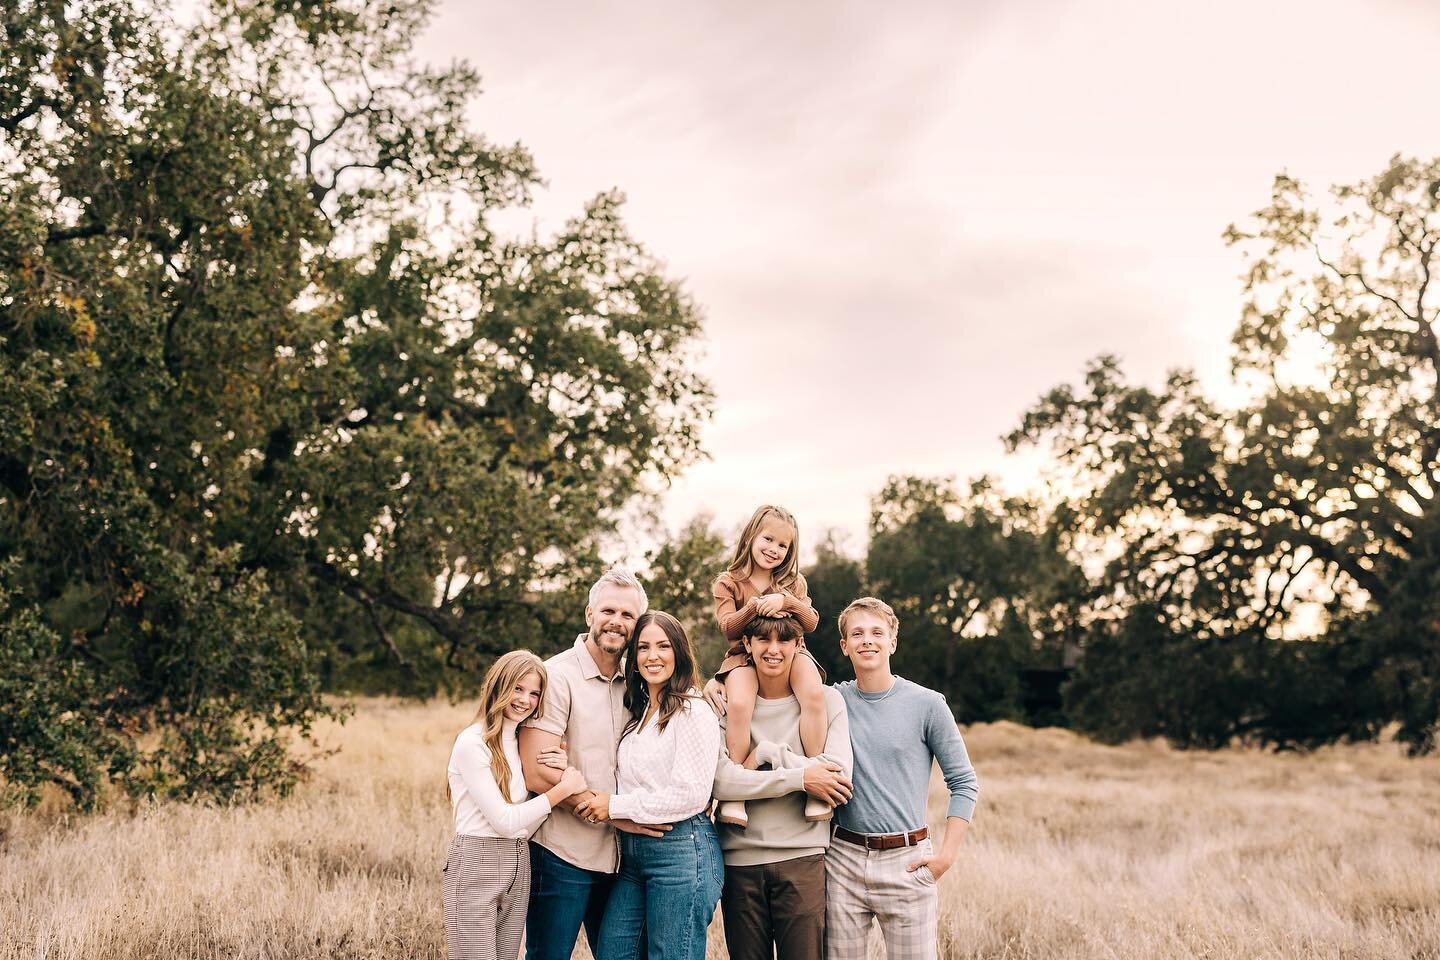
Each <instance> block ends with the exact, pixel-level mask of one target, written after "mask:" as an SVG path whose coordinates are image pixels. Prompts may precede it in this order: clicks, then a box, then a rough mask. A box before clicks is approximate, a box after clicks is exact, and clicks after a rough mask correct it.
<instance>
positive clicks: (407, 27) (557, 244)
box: [0, 0, 1440, 807]
mask: <svg viewBox="0 0 1440 960" xmlns="http://www.w3.org/2000/svg"><path fill="white" fill-rule="evenodd" d="M424 9H425V8H424V5H423V4H420V3H413V2H399V3H394V4H386V5H384V6H383V7H375V6H374V5H371V4H364V3H358V2H356V3H313V2H285V3H278V2H277V3H270V2H245V3H240V2H236V3H233V4H226V3H220V4H216V5H215V7H214V10H213V11H212V12H211V13H208V14H206V17H205V19H204V20H203V21H202V22H201V23H200V24H199V25H198V26H195V27H193V28H183V29H182V28H180V27H178V26H176V25H175V24H174V22H173V20H172V18H171V17H170V16H169V13H168V10H167V8H166V7H165V6H164V5H160V4H154V3H150V2H143V0H80V2H76V3H63V4H62V3H51V2H38V0H22V2H20V3H19V4H18V5H13V9H11V10H10V11H8V12H7V13H6V15H5V18H6V19H5V30H6V47H5V51H4V54H3V56H0V197H3V200H0V792H3V796H4V799H8V800H18V801H22V802H23V801H28V800H33V799H34V798H35V797H37V796H38V793H39V790H40V788H41V787H42V786H44V785H46V784H50V785H54V786H58V787H59V788H61V789H63V790H65V791H67V792H68V793H69V794H70V795H71V797H72V798H73V800H74V801H75V803H77V804H78V805H80V806H82V807H88V806H92V805H94V804H96V803H97V802H99V801H100V800H101V799H102V798H103V796H104V792H105V790H106V789H107V786H106V785H107V784H109V785H112V786H113V787H114V788H117V789H118V788H123V789H125V790H128V791H129V792H131V793H133V794H137V795H142V796H158V797H168V796H174V797H219V798H232V799H242V798H246V797H252V796H259V795H263V794H266V793H268V792H271V791H275V790H278V791H284V790H286V789H288V788H289V786H290V785H291V784H292V783H293V782H294V780H295V777H296V776H297V774H298V773H299V770H300V767H299V765H298V762H297V761H296V759H295V754H294V753H293V752H292V750H291V748H290V746H289V744H291V743H292V738H291V737H290V734H291V733H292V732H296V731H298V732H300V733H302V734H303V733H306V732H308V731H309V729H310V727H311V725H312V724H313V723H314V722H315V721H316V720H317V719H318V718H321V717H324V716H327V715H330V714H332V713H333V712H334V708H333V707H332V706H331V705H330V704H331V703H333V701H330V700H327V699H326V698H325V697H324V693H325V692H326V691H345V690H378V689H383V690H390V691H395V692H400V693H405V694H414V695H428V694H432V693H434V692H436V691H445V690H453V689H463V688H465V687H467V686H468V684H470V683H472V682H473V678H474V676H475V674H476V671H477V670H478V669H480V668H481V667H483V666H484V665H485V664H486V663H487V662H488V661H489V659H490V658H492V657H493V656H494V655H495V654H496V653H497V652H499V651H502V650H505V649H508V648H510V647H513V646H516V645H524V646H529V647H532V648H534V649H539V650H549V649H554V648H555V646H556V645H557V644H558V643H563V642H565V641H566V640H567V639H568V637H569V636H571V635H573V633H572V632H573V631H574V630H576V629H578V622H577V615H578V611H580V610H582V609H583V607H584V590H585V588H586V587H587V586H588V584H589V583H590V582H591V581H592V580H593V578H594V577H595V575H596V574H597V572H598V571H599V570H600V569H601V567H602V564H601V560H600V556H599V555H600V553H601V545H602V544H603V543H605V542H606V541H607V538H609V537H611V536H612V535H613V532H614V530H615V525H616V519H617V517H619V516H620V515H621V514H622V512H623V511H624V510H625V509H627V508H628V507H631V506H633V505H634V504H635V503H636V500H637V498H638V497H641V496H643V495H644V491H645V490H647V489H649V488H651V487H653V484H654V482H655V480H656V479H657V478H665V477H672V476H675V475H677V474H678V473H679V472H681V471H682V470H684V468H685V467H687V466H688V465H689V464H691V463H692V462H694V461H695V459H696V458H697V457H698V456H699V455H700V453H701V451H700V447H699V434H700V429H701V427H702V426H703V424H704V422H705V421H706V420H707V419H708V417H709V415H710V411H711V408H712V405H713V398H712V395H711V389H710V386H709V384H708V383H706V382H705V380H704V379H703V378H701V377H700V376H699V375H698V374H696V373H695V372H694V371H695V366H694V364H693V363H692V359H693V352H694V349H695V346H696V342H697V338H698V335H699V333H700V330H701V317H700V312H699V310H698V308H697V307H696V306H695V305H694V304H693V303H692V302H691V301H690V299H689V298H688V297H687V295H686V294H685V292H684V291H683V289H682V288H681V287H680V286H679V285H678V284H677V283H676V282H675V281H674V280H673V279H671V278H669V277H667V276H666V275H665V274H664V272H663V270H662V269H661V268H660V266H659V264H658V262H657V261H655V260H654V259H653V258H652V257H651V256H650V255H649V254H648V253H647V252H646V251H645V249H644V248H643V247H642V246H641V245H640V244H639V243H638V242H636V241H635V240H634V239H633V238H632V237H631V236H630V235H629V234H628V233H627V231H626V229H625V227H624V225H623V223H622V222H621V220H620V218H619V216H618V206H619V202H620V198H619V197H618V196H615V195H610V194H605V195H601V196H599V197H597V198H596V199H595V200H593V201H592V202H591V203H590V204H588V205H587V206H586V208H585V209H584V211H583V212H582V213H581V214H580V215H579V216H577V217H576V218H575V220H574V221H572V222H571V223H570V224H569V225H567V226H566V227H565V228H564V229H563V230H561V231H560V232H559V233H558V234H557V235H555V236H553V237H548V238H530V239H522V240H507V239H503V238H500V237H497V236H496V235H495V234H494V233H492V232H491V231H490V230H489V228H488V226H487V216H488V215H489V214H490V213H491V212H492V211H494V210H496V209H498V208H502V207H506V206H511V205H514V204H516V203H523V202H524V201H525V200H526V199H527V198H528V196H529V193H530V191H531V190H532V189H533V188H534V187H535V186H536V185H537V184H538V183H539V180H538V177H537V174H536V172H535V169H534V165H533V162H532V160H531V157H530V155H529V154H528V153H527V152H526V151H525V150H524V148H523V147H520V146H518V145H514V146H500V145H496V144H493V143H490V142H489V141H487V140H485V139H484V138H483V137H480V136H479V135H477V134H475V133H473V132H471V131H469V129H468V128H467V126H466V122H465V115H466V111H467V108H468V106H469V104H470V102H471V100H472V99H473V97H474V96H475V94H476V92H477V90H478V79H477V77H476V75H475V74H474V73H473V72H472V71H471V70H470V69H469V68H468V67H465V66H463V65H462V66H456V67H451V68H447V69H441V70H435V69H430V68H426V67H421V66H416V65H415V64H413V63H412V62H411V61H410V60H409V54H408V49H409V43H410V38H411V37H413V36H415V35H416V34H417V33H418V31H419V29H420V27H421V25H422V23H423V19H424V16H425V13H424ZM1437 196H1440V164H1437V163H1435V162H1429V163H1422V162H1416V161H1407V160H1403V159H1399V158H1397V159H1395V160H1394V161H1392V162H1391V164H1390V165H1389V167H1387V169H1386V170H1384V171H1383V172H1382V173H1381V174H1380V175H1379V176H1378V177H1376V178H1375V179H1374V180H1372V181H1368V182H1365V183H1362V184H1359V185H1356V186H1353V187H1345V188H1341V189H1339V190H1337V191H1336V192H1335V195H1334V197H1333V199H1331V200H1330V201H1328V202H1327V203H1326V204H1324V205H1321V206H1316V205H1315V204H1314V203H1313V202H1312V201H1311V200H1310V199H1309V198H1308V197H1306V196H1305V195H1304V194H1303V192H1302V191H1301V189H1300V187H1299V185H1298V184H1295V183H1293V182H1291V181H1290V180H1288V179H1285V178H1283V177H1282V178H1280V179H1278V180H1277V181H1276V188H1275V195H1274V200H1273V203H1272V204H1271V205H1270V206H1268V207H1267V208H1266V209H1264V210H1262V211H1260V212H1258V213H1257V214H1255V215H1254V216H1253V217H1252V218H1251V220H1250V221H1249V222H1248V225H1246V226H1245V227H1243V228H1242V229H1234V230H1232V231H1231V239H1232V240H1233V241H1234V242H1236V243H1237V244H1240V245H1242V246H1243V247H1244V248H1245V250H1246V256H1247V258H1248V262H1249V263H1250V265H1251V271H1250V274H1249V277H1250V282H1249V285H1248V287H1247V293H1246V297H1245V301H1244V303H1243V305H1242V307H1241V309H1240V310H1239V313H1240V316H1241V320H1240V323H1239V326H1238V328H1237V330H1236V334H1235V364H1236V369H1237V371H1238V374H1239V376H1240V377H1241V378H1242V382H1243V383H1244V384H1246V385H1247V386H1248V387H1250V388H1251V394H1252V395H1251V398H1250V399H1249V400H1248V401H1247V402H1246V403H1245V404H1244V405H1242V406H1241V407H1240V408H1239V409H1231V408H1227V407H1222V406H1220V405H1218V404H1217V403H1215V402H1214V401H1212V400H1211V399H1208V398H1207V397H1206V396H1205V395H1204V394H1203V392H1202V391H1201V389H1200V387H1199V385H1198V384H1197V383H1196V382H1195V380H1194V378H1193V377H1192V376H1190V375H1189V374H1187V373H1184V372H1177V373H1175V374H1173V375H1172V376H1171V377H1170V378H1169V379H1168V380H1167V381H1166V382H1165V383H1164V384H1163V385H1161V386H1159V387H1158V388H1147V387H1144V386H1137V385H1134V384H1130V383H1128V382H1126V381H1125V379H1124V378H1123V377H1122V375H1121V373H1120V369H1119V365H1118V363H1117V362H1116V361H1115V360H1113V359H1111V358H1101V359H1099V360H1097V361H1095V362H1094V363H1093V364H1092V366H1091V367H1090V368H1089V369H1088V370H1087V372H1086V374H1085V377H1084V380H1083V382H1082V383H1081V384H1080V385H1078V386H1074V387H1068V386H1067V387H1061V388H1057V389H1056V390H1054V391H1053V392H1051V393H1050V394H1048V395H1047V396H1045V397H1043V398H1041V400H1040V401H1039V402H1038V403H1037V404H1036V405H1035V407H1034V408H1033V409H1031V410H1030V411H1028V412H1026V413H1024V415H1023V417H1022V418H1021V420H1020V425H1019V427H1018V429H1017V430H1016V432H1015V433H1014V434H1013V435H1012V436H1011V437H1010V438H1009V442H1010V444H1012V445H1013V446H1016V447H1019V446H1038V447H1040V448H1042V449H1044V450H1046V451H1048V452H1049V453H1050V454H1051V458H1052V471H1051V473H1052V475H1053V483H1052V484H1051V486H1049V487H1048V488H1046V489H1045V490H1042V491H1040V492H1037V493H1035V494H1034V495H1032V496H1026V497H1015V496H1007V495H1005V494H1004V493H1002V492H1001V491H999V490H997V489H995V488H994V487H993V486H992V485H991V484H990V483H989V482H987V481H985V480H983V479H981V480H978V481H972V482H968V483H964V484H960V483H956V482H953V481H949V480H938V479H928V478H915V477H897V478H895V479H894V480H892V481H891V482H890V483H889V484H888V485H887V486H886V488H885V489H884V490H882V491H879V492H878V493H877V494H876V496H875V498H874V502H873V504H872V516H871V522H870V531H869V539H868V543H867V546H866V551H865V555H864V556H863V557H859V556H854V557H852V556H848V555H847V554H846V553H845V552H844V550H842V549H841V548H840V547H839V546H837V545H836V544H835V543H833V542H826V543H823V544H822V545H821V547H820V550H819V553H818V559H817V562H816V564H815V565H814V566H813V568H811V569H810V571H809V576H810V581H811V590H812V594H813V596H814V598H815V602H816V605H817V607H818V608H819V609H820V611H821V613H822V614H823V615H824V616H825V617H826V621H825V623H824V624H823V625H822V628H821V630H820V631H819V632H818V633H817V635H816V637H815V638H814V639H813V640H812V646H813V647H814V648H815V650H816V652H817V654H818V655H819V656H820V657H821V659H822V660H823V661H824V662H825V664H826V665H827V667H828V668H829V669H830V671H831V674H832V676H841V675H843V669H844V664H843V663H842V662H841V661H840V660H839V658H838V655H837V652H836V649H835V645H834V634H833V632H832V630H833V628H832V627H831V622H832V620H831V618H833V616H834V614H835V613H836V612H837V611H838V610H839V609H840V607H841V606H843V604H844V603H845V602H846V601H848V600H849V599H850V598H851V597H853V596H854V595H855V594H856V593H858V592H861V591H867V592H874V593H876V594H878V595H880V596H882V597H884V598H885V599H887V600H888V601H889V602H891V603H892V604H893V605H894V606H895V608H896V609H897V611H898V612H899V614H900V616H901V618H902V628H901V632H900V649H899V654H898V656H897V666H898V668H899V669H900V670H901V671H902V672H906V673H910V674H912V675H915V676H917V677H920V676H923V677H924V678H925V679H926V682H927V683H930V684H932V685H934V686H937V687H940V688H941V689H943V690H944V691H945V692H946V694H947V695H948V696H949V697H950V699H951V702H952V704H953V705H954V707H955V709H956V712H957V715H958V717H959V718H960V719H961V720H962V721H973V720H985V719H992V718H997V717H1011V718H1016V719H1021V720H1026V721H1029V722H1036V723H1067V724H1070V725H1073V726H1075V727H1077V728H1079V729H1082V730H1085V731H1088V732H1091V733H1094V734H1097V735H1100V736H1103V737H1107V738H1121V737H1128V736H1132V735H1150V734H1156V735H1163V736H1166V737H1169V738H1171V739H1172V740H1174V741H1175V742H1177V743H1182V744H1187V745H1196V746H1215V745H1219V744H1223V743H1226V742H1228V741H1230V740H1231V739H1233V738H1236V737H1239V738H1244V739H1247V740H1252V741H1255V742H1260V743H1268V744H1275V745H1280V746H1305V745H1310V744H1316V743H1324V742H1328V741H1332V740H1335V739H1338V738H1346V737H1357V738H1364V737H1374V736H1377V735H1379V734H1380V733H1381V732H1382V731H1383V730H1385V729H1386V728H1387V727H1389V726H1391V725H1394V724H1398V726H1397V727H1396V729H1397V731H1398V734H1399V736H1400V737H1401V738H1403V739H1404V740H1405V741H1406V742H1407V743H1408V744H1410V745H1411V746H1412V747H1413V748H1414V749H1416V750H1427V749H1429V748H1430V747H1432V746H1433V738H1434V733H1435V730H1436V721H1437V711H1440V688H1437V683H1440V600H1437V598H1440V561H1437V547H1440V537H1437V534H1440V531H1437V529H1436V515H1437V509H1436V506H1435V494H1436V489H1437V488H1436V479H1437V467H1440V410H1437V398H1440V389H1437V377H1440V349H1437V345H1436V336H1435V330H1434V326H1433V321H1434V316H1435V311H1434V308H1433V307H1432V306H1431V303H1432V302H1433V301H1434V299H1435V295H1434V294H1433V293H1431V292H1430V290H1429V279H1430V270H1431V261H1432V254H1433V251H1434V247H1435V243H1436V240H1437V239H1440V222H1437V216H1436V204H1437ZM723 546H724V545H723V544H722V543H720V538H719V536H718V535H717V534H716V533H715V531H713V530H712V529H710V527H709V526H708V525H707V523H706V522H705V521H704V520H699V521H697V522H696V523H695V524H692V526H691V527H690V528H689V529H687V530H686V531H682V532H681V533H680V534H679V535H677V537H676V538H675V540H674V541H673V542H671V543H667V544H665V545H664V546H663V547H662V548H661V549H660V550H659V551H658V552H657V553H656V555H655V556H654V557H652V558H651V564H650V566H651V568H652V569H651V571H650V577H651V583H652V585H653V588H654V589H653V594H654V597H653V599H654V602H655V603H656V605H657V606H661V605H663V606H665V607H666V608H667V609H671V610H672V611H673V612H677V613H680V614H682V615H683V616H685V618H686V619H687V621H688V622H689V623H691V624H692V625H693V626H694V628H695V630H696V632H697V636H700V637H701V638H702V639H704V642H705V643H706V644H708V646H707V648H706V649H707V650H708V651H709V653H708V654H707V655H710V656H712V657H713V656H714V655H715V653H716V651H715V649H714V647H715V646H716V644H717V643H718V638H717V637H715V636H714V634H713V627H712V626H710V625H709V602H708V596H709V586H710V581H711V579H712V578H713V576H714V573H715V571H716V569H717V568H718V555H719V553H720V552H723ZM707 630H709V631H712V632H711V633H710V634H706V633H705V631H707ZM706 637H708V639H705V638H706ZM1057 671H1061V673H1057ZM1064 671H1073V672H1072V673H1064ZM1065 677H1068V680H1067V681H1066V682H1065V683H1064V685H1063V687H1062V686H1060V685H1059V684H1058V683H1057V681H1058V680H1060V679H1062V678H1065Z"/></svg>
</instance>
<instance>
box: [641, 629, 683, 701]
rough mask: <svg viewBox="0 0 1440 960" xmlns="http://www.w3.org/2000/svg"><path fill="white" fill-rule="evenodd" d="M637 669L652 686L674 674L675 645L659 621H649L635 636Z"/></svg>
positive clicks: (659, 683) (642, 677)
mask: <svg viewBox="0 0 1440 960" xmlns="http://www.w3.org/2000/svg"><path fill="white" fill-rule="evenodd" d="M635 669H636V670H637V671H639V673H640V677H641V679H643V680H644V681H645V682H646V683H647V684H650V685H651V686H659V685H661V684H663V683H664V682H665V681H666V680H669V679H670V678H671V677H672V676H674V674H675V645H674V644H673V643H671V642H670V638H669V637H668V636H666V634H665V631H664V630H662V629H661V628H660V625H659V624H658V623H653V622H652V623H647V624H646V625H645V628H644V629H643V630H641V631H640V635H639V636H638V637H636V638H635Z"/></svg>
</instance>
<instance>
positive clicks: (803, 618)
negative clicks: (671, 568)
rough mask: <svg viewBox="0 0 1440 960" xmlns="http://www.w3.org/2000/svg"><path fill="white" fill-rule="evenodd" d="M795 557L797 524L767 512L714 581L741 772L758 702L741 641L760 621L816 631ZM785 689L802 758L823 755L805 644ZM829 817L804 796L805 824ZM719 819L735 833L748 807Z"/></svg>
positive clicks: (818, 698) (820, 703)
mask: <svg viewBox="0 0 1440 960" xmlns="http://www.w3.org/2000/svg"><path fill="white" fill-rule="evenodd" d="M799 555H800V545H799V528H798V527H797V526H796V524H795V518H794V517H793V516H792V515H791V514H790V511H788V510H785V509H783V508H782V507H775V506H771V505H769V504H766V505H764V506H762V507H760V508H759V509H758V510H756V511H755V513H754V515H753V516H751V517H750V522H749V523H747V524H746V525H745V530H744V532H743V533H741V535H740V542H739V543H738V544H736V545H735V554H734V556H733V557H732V558H731V560H730V566H729V568H728V569H727V570H726V571H725V572H724V573H722V574H720V576H719V577H718V578H716V580H715V587H714V595H715V619H716V620H718V621H719V622H720V630H721V632H722V633H724V634H725V639H726V640H727V641H729V643H730V647H729V649H728V650H727V651H726V654H725V660H724V661H723V662H722V663H721V664H720V670H719V672H717V673H716V674H715V679H716V680H718V681H719V682H721V683H723V684H724V685H725V703H726V721H725V749H726V750H727V751H729V754H730V757H731V759H733V760H734V761H735V762H736V763H742V764H745V765H746V766H752V767H753V766H754V758H753V757H752V756H751V749H750V720H751V717H752V716H753V715H754V713H755V700H756V697H758V696H759V679H758V678H757V676H756V674H755V665H754V663H753V662H752V661H751V659H750V655H749V654H748V653H746V652H745V646H744V644H743V642H742V641H741V639H740V634H741V631H742V630H744V628H745V624H747V623H749V622H750V621H751V620H752V619H754V618H755V617H757V616H762V617H783V616H791V617H794V618H795V620H796V621H797V622H798V623H799V624H800V626H801V628H802V629H803V630H804V631H805V632H806V633H810V632H811V631H813V630H814V629H815V628H816V627H817V626H819V625H820V615H819V614H817V613H816V612H815V608H814V607H812V606H811V605H810V599H809V595H808V593H807V592H806V588H805V578H804V576H802V575H801V573H800V561H799ZM802 654H803V655H802ZM790 686H791V688H792V689H793V690H794V691H795V699H796V700H798V701H799V704H800V743H801V745H802V746H803V747H804V748H805V755H806V756H810V757H813V756H815V755H817V754H819V753H820V752H821V751H823V750H824V749H825V735H826V726H827V722H828V716H827V711H826V708H825V677H824V673H823V672H822V671H821V669H820V665H819V664H818V663H816V662H815V658H814V657H813V656H811V655H810V652H809V651H808V650H806V649H805V646H804V641H803V640H802V641H801V646H800V650H799V652H798V653H797V654H796V656H795V661H794V664H793V665H792V666H791V671H790ZM831 813H832V811H831V808H830V806H829V805H828V804H827V803H825V802H824V801H823V800H819V799H817V798H815V797H809V796H807V798H806V803H805V818H806V819H807V820H812V821H814V820H828V819H830V816H831ZM717 815H718V817H719V819H720V821H721V822H722V823H729V824H733V825H735V826H739V827H744V826H745V825H746V823H747V817H746V815H745V805H744V804H743V803H742V802H740V801H738V800H730V801H726V802H724V803H722V804H720V808H719V811H718V814H717Z"/></svg>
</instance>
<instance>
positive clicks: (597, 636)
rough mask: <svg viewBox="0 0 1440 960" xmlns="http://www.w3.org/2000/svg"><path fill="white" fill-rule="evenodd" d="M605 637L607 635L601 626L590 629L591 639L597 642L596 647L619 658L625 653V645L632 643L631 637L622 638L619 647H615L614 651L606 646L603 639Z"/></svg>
mask: <svg viewBox="0 0 1440 960" xmlns="http://www.w3.org/2000/svg"><path fill="white" fill-rule="evenodd" d="M605 636H606V634H605V633H604V632H603V631H602V630H601V628H600V627H599V626H594V627H591V628H590V639H591V640H594V641H595V646H597V647H599V648H600V649H601V650H603V651H604V652H605V653H608V654H610V655H611V656H617V655H619V654H622V653H624V652H625V645H626V644H627V643H629V642H630V638H629V637H622V638H621V639H620V642H619V646H617V647H615V648H614V649H613V650H612V649H611V648H609V647H607V646H605V640H604V639H603V638H604V637H605Z"/></svg>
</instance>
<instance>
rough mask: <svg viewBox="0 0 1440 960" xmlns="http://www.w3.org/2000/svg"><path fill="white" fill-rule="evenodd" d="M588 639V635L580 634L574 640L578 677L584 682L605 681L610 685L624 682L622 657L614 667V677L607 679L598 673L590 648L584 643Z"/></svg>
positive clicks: (598, 669)
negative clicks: (578, 662)
mask: <svg viewBox="0 0 1440 960" xmlns="http://www.w3.org/2000/svg"><path fill="white" fill-rule="evenodd" d="M589 637H590V634H588V633H582V634H580V635H579V636H578V637H576V638H575V655H576V657H577V658H578V659H579V661H580V675H581V676H582V677H584V678H585V679H586V680H607V681H609V682H610V683H624V682H625V658H624V657H623V656H622V657H621V658H620V662H619V663H618V664H616V666H615V676H613V677H607V676H605V674H603V673H601V672H600V668H599V667H598V666H596V664H595V658H594V657H592V656H591V655H590V648H589V647H588V646H587V645H586V644H585V641H586V640H587V639H588V638H589Z"/></svg>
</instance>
